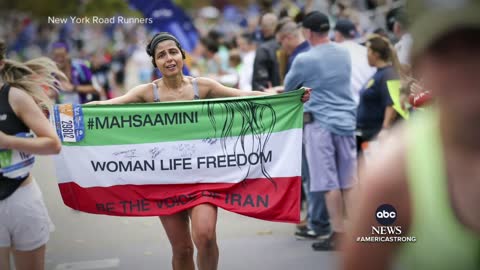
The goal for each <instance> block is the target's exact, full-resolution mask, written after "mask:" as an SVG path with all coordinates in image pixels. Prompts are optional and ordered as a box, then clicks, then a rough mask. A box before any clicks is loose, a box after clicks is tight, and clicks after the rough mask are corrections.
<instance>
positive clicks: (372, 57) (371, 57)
mask: <svg viewBox="0 0 480 270" xmlns="http://www.w3.org/2000/svg"><path fill="white" fill-rule="evenodd" d="M367 58H368V65H370V66H371V67H375V65H376V63H377V59H378V55H377V53H375V52H374V51H373V50H372V49H370V47H368V50H367Z"/></svg>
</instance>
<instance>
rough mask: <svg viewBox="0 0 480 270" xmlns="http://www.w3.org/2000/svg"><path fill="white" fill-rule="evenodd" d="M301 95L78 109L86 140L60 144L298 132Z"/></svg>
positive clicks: (300, 92)
mask: <svg viewBox="0 0 480 270" xmlns="http://www.w3.org/2000/svg"><path fill="white" fill-rule="evenodd" d="M303 93H304V90H303V89H301V90H297V91H292V92H288V93H283V94H279V95H271V96H257V97H243V98H221V99H209V100H197V101H176V102H165V103H144V104H125V105H94V106H83V107H82V109H83V115H84V124H85V138H84V139H83V140H82V141H81V142H77V143H66V142H64V143H63V144H64V145H78V146H87V145H119V144H131V143H132V142H135V143H151V142H162V141H164V142H167V141H183V140H198V139H205V140H208V139H214V138H222V137H231V136H243V135H250V134H268V133H273V132H279V131H283V130H288V129H293V128H302V126H303V104H302V103H301V101H300V99H301V96H302V95H303Z"/></svg>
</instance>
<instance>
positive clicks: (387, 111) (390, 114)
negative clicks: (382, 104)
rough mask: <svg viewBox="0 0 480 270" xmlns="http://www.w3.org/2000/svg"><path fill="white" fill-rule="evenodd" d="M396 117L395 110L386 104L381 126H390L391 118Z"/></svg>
mask: <svg viewBox="0 0 480 270" xmlns="http://www.w3.org/2000/svg"><path fill="white" fill-rule="evenodd" d="M396 117H397V112H395V109H394V108H393V107H392V106H387V107H386V108H385V115H384V117H383V125H382V128H386V129H388V128H390V127H391V125H392V123H393V120H395V118H396Z"/></svg>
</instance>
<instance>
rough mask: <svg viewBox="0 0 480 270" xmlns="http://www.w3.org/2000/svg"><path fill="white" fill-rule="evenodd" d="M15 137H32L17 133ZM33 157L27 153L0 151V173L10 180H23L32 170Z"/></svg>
mask: <svg viewBox="0 0 480 270" xmlns="http://www.w3.org/2000/svg"><path fill="white" fill-rule="evenodd" d="M16 136H17V137H24V138H29V137H33V135H32V134H30V133H19V134H17V135H16ZM34 162H35V156H34V155H32V154H29V153H25V152H21V151H17V150H10V149H0V173H1V174H3V176H4V177H7V178H11V179H21V178H25V177H26V176H27V175H28V174H29V173H30V171H31V170H32V168H33V164H34Z"/></svg>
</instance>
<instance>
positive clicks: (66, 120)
mask: <svg viewBox="0 0 480 270" xmlns="http://www.w3.org/2000/svg"><path fill="white" fill-rule="evenodd" d="M52 116H53V119H52V120H53V122H54V123H55V129H56V130H57V134H58V137H59V138H60V140H61V141H62V142H79V141H81V140H82V139H83V137H84V136H85V130H84V124H83V112H82V106H81V105H79V104H61V105H56V106H54V107H53V115H52Z"/></svg>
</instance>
